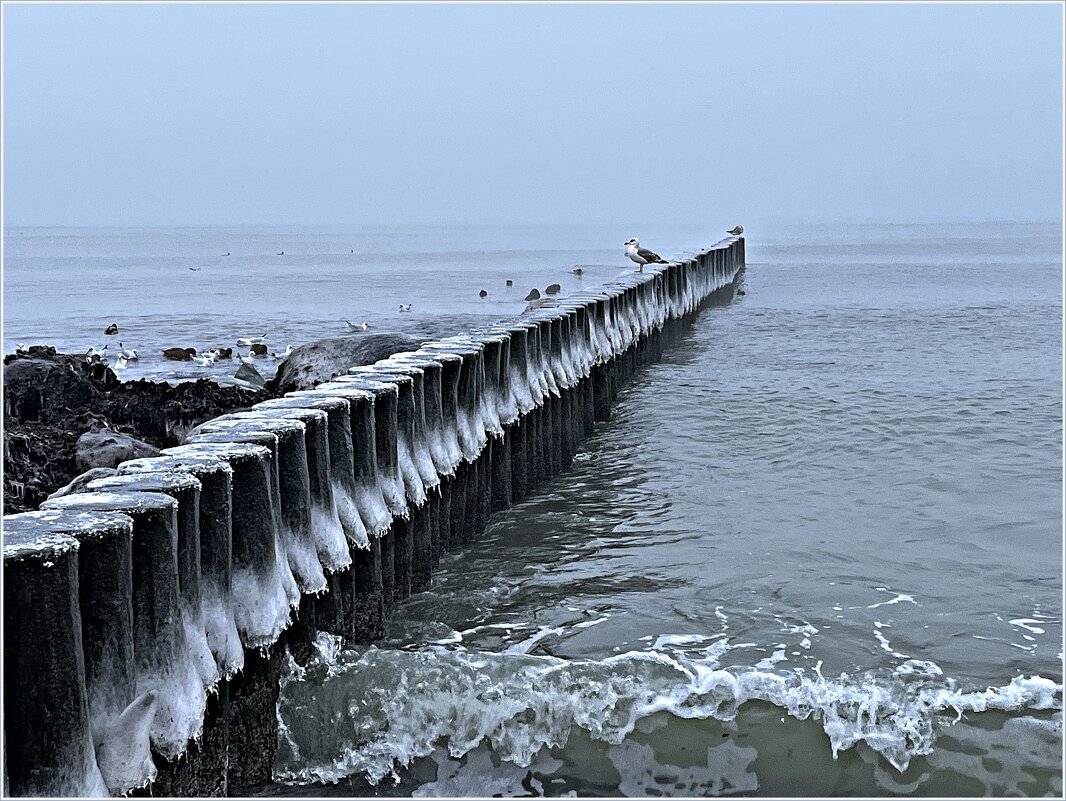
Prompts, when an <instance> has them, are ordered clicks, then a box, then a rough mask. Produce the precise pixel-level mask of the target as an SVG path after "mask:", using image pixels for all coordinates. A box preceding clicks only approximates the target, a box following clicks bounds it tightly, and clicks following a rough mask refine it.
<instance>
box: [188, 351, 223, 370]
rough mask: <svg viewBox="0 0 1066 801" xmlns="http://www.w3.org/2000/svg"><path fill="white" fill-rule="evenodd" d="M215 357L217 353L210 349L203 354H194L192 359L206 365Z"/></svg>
mask: <svg viewBox="0 0 1066 801" xmlns="http://www.w3.org/2000/svg"><path fill="white" fill-rule="evenodd" d="M216 359H218V353H216V352H215V351H213V350H211V351H208V352H207V353H206V354H204V355H203V356H196V357H195V358H194V359H193V361H195V362H196V363H197V364H198V365H200V366H201V367H207V366H208V365H209V364H214V363H215V360H216Z"/></svg>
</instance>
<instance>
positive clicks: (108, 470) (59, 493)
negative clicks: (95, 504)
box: [48, 439, 118, 500]
mask: <svg viewBox="0 0 1066 801" xmlns="http://www.w3.org/2000/svg"><path fill="white" fill-rule="evenodd" d="M78 441H79V442H80V441H81V440H80V439H79V440H78ZM117 472H118V471H117V470H116V469H115V468H113V467H94V468H92V469H91V470H86V471H85V472H84V473H82V474H81V475H80V476H78V477H77V478H76V479H74V480H73V481H71V482H70V483H69V484H67V485H66V486H65V487H60V488H59V489H57V490H56V491H55V492H53V493H52V494H51V495H49V496H48V500H53V499H54V498H62V497H63V496H64V495H73V494H74V493H76V492H81V491H82V490H83V489H85V487H86V485H87V484H88V483H89V482H90V481H93V480H95V479H97V478H107V477H108V476H113V475H115V474H116V473H117Z"/></svg>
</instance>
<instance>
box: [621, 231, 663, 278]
mask: <svg viewBox="0 0 1066 801" xmlns="http://www.w3.org/2000/svg"><path fill="white" fill-rule="evenodd" d="M626 255H627V256H628V257H629V260H630V261H632V262H634V263H635V264H639V265H640V269H639V270H638V271H637V272H641V273H642V272H644V265H645V264H668V262H667V261H666V259H664V258H663V257H662V256H660V255H659V254H658V253H652V252H651V251H650V250H648V249H647V248H642V247H641V246H640V240H639V239H637V238H636V237H634V238H633V239H630V240H629V241H628V242H626Z"/></svg>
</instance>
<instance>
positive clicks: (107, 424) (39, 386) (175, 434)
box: [3, 346, 270, 514]
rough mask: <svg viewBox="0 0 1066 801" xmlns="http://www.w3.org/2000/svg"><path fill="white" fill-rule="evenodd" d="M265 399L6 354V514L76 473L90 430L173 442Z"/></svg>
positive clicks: (70, 358)
mask: <svg viewBox="0 0 1066 801" xmlns="http://www.w3.org/2000/svg"><path fill="white" fill-rule="evenodd" d="M267 397H270V395H269V394H268V393H266V392H264V391H262V390H259V391H252V390H249V389H244V388H238V387H223V386H219V385H218V384H217V383H215V382H214V381H209V380H207V379H202V380H200V381H195V382H191V381H190V382H185V383H181V384H178V385H176V386H171V385H170V384H165V383H156V382H153V381H143V380H141V381H129V382H121V381H119V380H118V378H117V377H116V376H115V374H114V373H113V372H112V371H111V370H110V369H109V368H108V367H107V366H106V365H102V364H95V365H94V364H88V363H87V361H86V358H85V356H84V355H80V354H79V355H71V354H66V353H56V351H55V349H54V348H52V347H48V346H34V347H31V348H28V349H27V350H26V351H25V352H24V353H19V354H11V355H9V356H7V357H5V359H4V484H3V498H4V514H10V513H13V512H21V511H27V510H30V509H36V508H37V506H38V505H39V504H40V503H41V502H42V501H44V500H45V498H47V497H48V495H49V494H50V493H52V492H54V491H55V490H56V489H58V488H59V487H62V486H64V485H65V484H69V483H70V482H71V481H72V480H73V479H74V477H75V476H77V475H78V474H79V473H81V472H82V469H79V467H78V465H77V463H76V460H75V451H76V445H77V442H78V438H79V437H80V436H81V435H82V434H84V433H85V432H87V431H99V430H101V429H104V428H107V429H110V430H111V431H114V432H121V433H124V434H130V435H132V436H133V437H136V438H137V439H139V440H144V441H146V442H148V443H150V444H151V445H153V446H155V447H157V448H165V447H171V446H174V445H178V444H179V443H180V442H181V439H182V438H183V437H184V436H185V434H186V432H188V430H189V429H191V428H193V427H194V426H195V425H197V424H199V423H202V422H204V421H205V420H209V419H211V418H213V417H217V416H218V415H220V414H224V413H226V412H230V411H237V410H240V409H246V408H248V407H249V406H251V405H252V404H254V403H257V402H258V401H260V400H264V399H265V398H267Z"/></svg>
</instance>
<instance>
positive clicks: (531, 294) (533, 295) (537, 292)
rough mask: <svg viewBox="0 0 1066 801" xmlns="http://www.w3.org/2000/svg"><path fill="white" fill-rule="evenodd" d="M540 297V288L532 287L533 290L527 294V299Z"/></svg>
mask: <svg viewBox="0 0 1066 801" xmlns="http://www.w3.org/2000/svg"><path fill="white" fill-rule="evenodd" d="M539 299H540V290H539V289H531V290H529V294H528V295H526V300H539Z"/></svg>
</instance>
